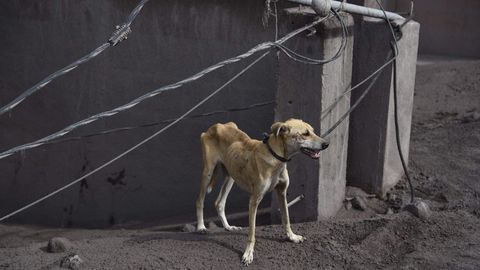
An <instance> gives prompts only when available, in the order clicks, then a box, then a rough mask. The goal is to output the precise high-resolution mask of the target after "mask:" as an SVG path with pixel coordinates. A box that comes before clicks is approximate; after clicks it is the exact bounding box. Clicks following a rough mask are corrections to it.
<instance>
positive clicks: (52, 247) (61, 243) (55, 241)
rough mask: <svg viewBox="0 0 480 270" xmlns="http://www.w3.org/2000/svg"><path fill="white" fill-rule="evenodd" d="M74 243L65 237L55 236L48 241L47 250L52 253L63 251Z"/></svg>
mask: <svg viewBox="0 0 480 270" xmlns="http://www.w3.org/2000/svg"><path fill="white" fill-rule="evenodd" d="M71 247H72V243H71V242H70V240H68V239H67V238H65V237H54V238H52V239H50V240H49V241H48V245H47V251H48V252H50V253H61V252H65V251H67V250H69V249H70V248H71Z"/></svg>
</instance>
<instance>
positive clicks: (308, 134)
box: [302, 130, 310, 136]
mask: <svg viewBox="0 0 480 270" xmlns="http://www.w3.org/2000/svg"><path fill="white" fill-rule="evenodd" d="M302 135H303V136H310V131H308V130H307V131H305V132H304V133H303V134H302Z"/></svg>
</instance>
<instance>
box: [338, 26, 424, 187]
mask: <svg viewBox="0 0 480 270" xmlns="http://www.w3.org/2000/svg"><path fill="white" fill-rule="evenodd" d="M418 35H419V24H418V23H416V22H413V21H411V22H409V23H408V24H407V25H405V27H404V28H403V37H402V39H401V40H400V42H399V44H398V45H399V50H400V52H399V53H400V55H399V57H398V60H397V62H398V93H399V97H398V105H399V122H400V133H401V134H400V137H401V145H402V146H401V147H402V150H403V152H404V154H405V158H406V159H407V160H408V149H409V142H410V126H411V117H412V106H413V91H414V83H415V70H416V60H417V48H418ZM355 38H356V42H355V46H354V60H353V76H352V84H353V85H355V84H356V83H358V82H359V81H361V80H363V79H364V78H365V77H366V76H368V75H369V74H371V73H372V72H373V71H375V70H376V69H377V68H378V67H380V66H381V65H382V64H383V63H384V62H385V61H386V59H387V57H388V54H389V52H390V50H391V48H390V40H392V38H391V33H390V31H389V29H388V26H387V25H386V24H385V22H384V21H382V20H378V19H365V20H363V19H357V20H356V25H355ZM366 85H368V83H366V84H365V85H364V86H362V87H360V88H359V89H357V90H356V91H354V92H353V93H352V103H353V102H355V101H356V100H357V99H358V97H359V96H360V95H361V94H362V93H363V91H364V89H365V87H366ZM392 91H393V88H392V69H391V67H388V68H386V69H385V70H384V71H383V73H381V75H380V77H379V78H378V80H377V82H376V83H375V85H374V86H373V88H372V90H371V91H370V93H369V94H368V95H367V96H366V97H365V99H364V101H363V102H362V103H361V104H360V105H359V106H358V107H357V109H356V110H355V111H354V112H353V113H352V114H351V115H350V137H349V146H348V147H349V150H348V164H347V183H348V185H351V186H356V187H360V188H362V189H363V190H365V191H366V192H368V193H376V194H378V195H384V193H385V192H386V191H387V190H388V189H390V188H391V187H393V186H394V185H395V184H396V183H397V182H398V180H399V179H400V177H401V176H402V175H403V171H402V167H401V163H400V160H399V157H398V151H397V147H396V140H395V126H394V115H393V92H392Z"/></svg>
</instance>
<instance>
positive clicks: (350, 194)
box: [345, 186, 368, 198]
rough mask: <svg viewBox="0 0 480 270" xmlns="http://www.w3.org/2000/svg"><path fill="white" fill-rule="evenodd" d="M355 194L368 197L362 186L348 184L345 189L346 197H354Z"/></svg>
mask: <svg viewBox="0 0 480 270" xmlns="http://www.w3.org/2000/svg"><path fill="white" fill-rule="evenodd" d="M355 196H358V197H362V198H366V197H368V194H367V193H366V192H365V191H363V190H362V189H361V188H357V187H351V186H347V187H346V189H345V197H350V198H352V197H355Z"/></svg>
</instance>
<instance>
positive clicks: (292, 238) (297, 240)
mask: <svg viewBox="0 0 480 270" xmlns="http://www.w3.org/2000/svg"><path fill="white" fill-rule="evenodd" d="M288 240H290V241H292V242H294V243H297V244H298V243H302V242H303V241H305V240H306V238H305V237H303V236H301V235H298V234H291V235H289V236H288Z"/></svg>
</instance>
